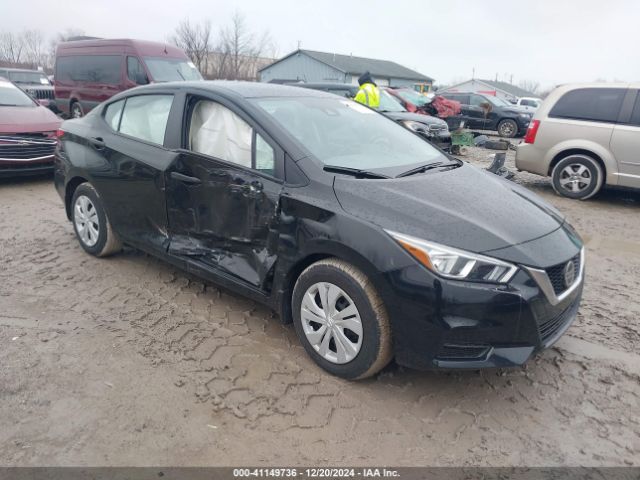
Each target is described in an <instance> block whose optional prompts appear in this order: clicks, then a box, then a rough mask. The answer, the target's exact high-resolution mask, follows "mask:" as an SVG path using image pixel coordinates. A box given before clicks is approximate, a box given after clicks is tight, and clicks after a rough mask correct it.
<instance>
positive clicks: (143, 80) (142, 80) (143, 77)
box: [136, 72, 149, 85]
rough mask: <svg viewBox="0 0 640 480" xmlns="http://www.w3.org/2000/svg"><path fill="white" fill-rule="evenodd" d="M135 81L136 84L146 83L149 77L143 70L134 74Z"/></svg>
mask: <svg viewBox="0 0 640 480" xmlns="http://www.w3.org/2000/svg"><path fill="white" fill-rule="evenodd" d="M136 83H137V84H138V85H146V84H147V83H149V79H148V78H147V75H146V74H145V73H144V72H138V73H137V74H136Z"/></svg>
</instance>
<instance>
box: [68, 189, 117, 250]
mask: <svg viewBox="0 0 640 480" xmlns="http://www.w3.org/2000/svg"><path fill="white" fill-rule="evenodd" d="M71 205H72V208H73V210H72V215H71V218H72V221H73V229H74V230H75V232H76V237H77V238H78V241H79V242H80V246H82V248H83V249H84V250H85V251H86V252H87V253H90V254H91V255H95V256H96V257H106V256H107V255H111V254H113V253H116V252H117V251H119V250H121V249H122V243H121V242H120V239H119V238H118V236H117V235H116V233H115V232H114V231H113V229H112V228H111V223H110V222H109V218H108V217H107V214H106V212H105V211H104V208H103V206H102V202H101V200H100V197H99V196H98V193H97V192H96V190H95V189H94V188H93V186H92V185H91V184H89V183H83V184H81V185H80V186H78V188H76V191H75V192H74V194H73V199H72V200H71Z"/></svg>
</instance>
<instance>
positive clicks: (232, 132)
mask: <svg viewBox="0 0 640 480" xmlns="http://www.w3.org/2000/svg"><path fill="white" fill-rule="evenodd" d="M187 108H188V110H187V112H188V119H189V120H188V124H189V132H188V138H187V139H186V142H187V145H186V148H184V149H182V150H181V153H180V156H179V158H178V159H177V161H176V163H175V164H174V165H173V166H172V167H171V168H170V169H169V171H168V172H167V176H168V178H167V211H168V216H169V228H170V237H171V241H170V247H169V251H170V253H173V254H175V255H180V256H188V257H191V258H192V259H194V260H197V261H198V262H201V263H202V264H203V265H204V266H206V267H208V268H213V269H218V270H221V271H222V272H223V273H225V274H229V275H232V276H234V277H236V278H237V279H240V280H242V281H244V282H246V283H248V284H250V285H252V286H254V287H257V288H260V289H265V288H266V286H267V284H268V282H269V279H270V274H271V273H272V268H273V266H274V264H275V261H276V246H277V228H276V224H275V222H276V221H277V210H278V204H279V198H280V192H281V190H282V183H281V182H280V181H279V180H278V179H277V178H276V177H275V176H276V174H277V171H278V167H277V165H276V163H277V162H276V150H275V149H274V148H273V147H272V146H271V145H270V144H269V143H268V142H267V141H266V140H265V138H264V136H262V135H260V134H259V133H257V132H256V131H255V129H254V128H252V127H251V126H250V125H249V124H248V123H247V122H246V121H244V120H243V119H242V118H241V117H239V116H238V115H237V114H235V113H234V112H233V111H231V110H230V109H228V108H227V107H225V106H223V105H221V104H219V103H216V102H213V101H210V100H207V99H198V98H196V99H191V100H190V103H188V107H187Z"/></svg>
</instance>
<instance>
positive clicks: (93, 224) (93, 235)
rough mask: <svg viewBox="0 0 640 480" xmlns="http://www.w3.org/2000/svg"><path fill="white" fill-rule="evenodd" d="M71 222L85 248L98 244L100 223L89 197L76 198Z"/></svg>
mask: <svg viewBox="0 0 640 480" xmlns="http://www.w3.org/2000/svg"><path fill="white" fill-rule="evenodd" d="M73 220H74V222H75V224H76V231H77V232H78V236H79V237H80V240H81V241H82V243H84V244H85V245H86V246H87V247H93V246H94V245H95V244H96V243H97V242H98V232H99V231H100V223H99V220H98V212H97V211H96V207H95V206H94V205H93V202H91V199H90V198H89V197H85V196H84V195H80V196H79V197H78V198H77V200H76V204H75V205H74V207H73Z"/></svg>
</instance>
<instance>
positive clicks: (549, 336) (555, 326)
mask: <svg viewBox="0 0 640 480" xmlns="http://www.w3.org/2000/svg"><path fill="white" fill-rule="evenodd" d="M579 305H580V297H578V298H576V300H574V302H573V303H572V304H571V305H569V306H568V307H567V308H566V309H565V310H564V311H563V312H562V313H561V314H560V315H558V316H556V317H552V318H550V319H548V320H545V321H543V322H541V323H539V324H538V332H539V333H540V340H542V344H543V345H544V346H547V345H548V344H550V343H551V342H552V341H553V340H554V339H555V338H556V337H557V335H558V332H560V331H562V330H563V329H564V327H565V326H566V325H567V324H568V323H570V322H571V321H572V320H573V319H574V317H575V316H576V314H577V313H578V306H579Z"/></svg>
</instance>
